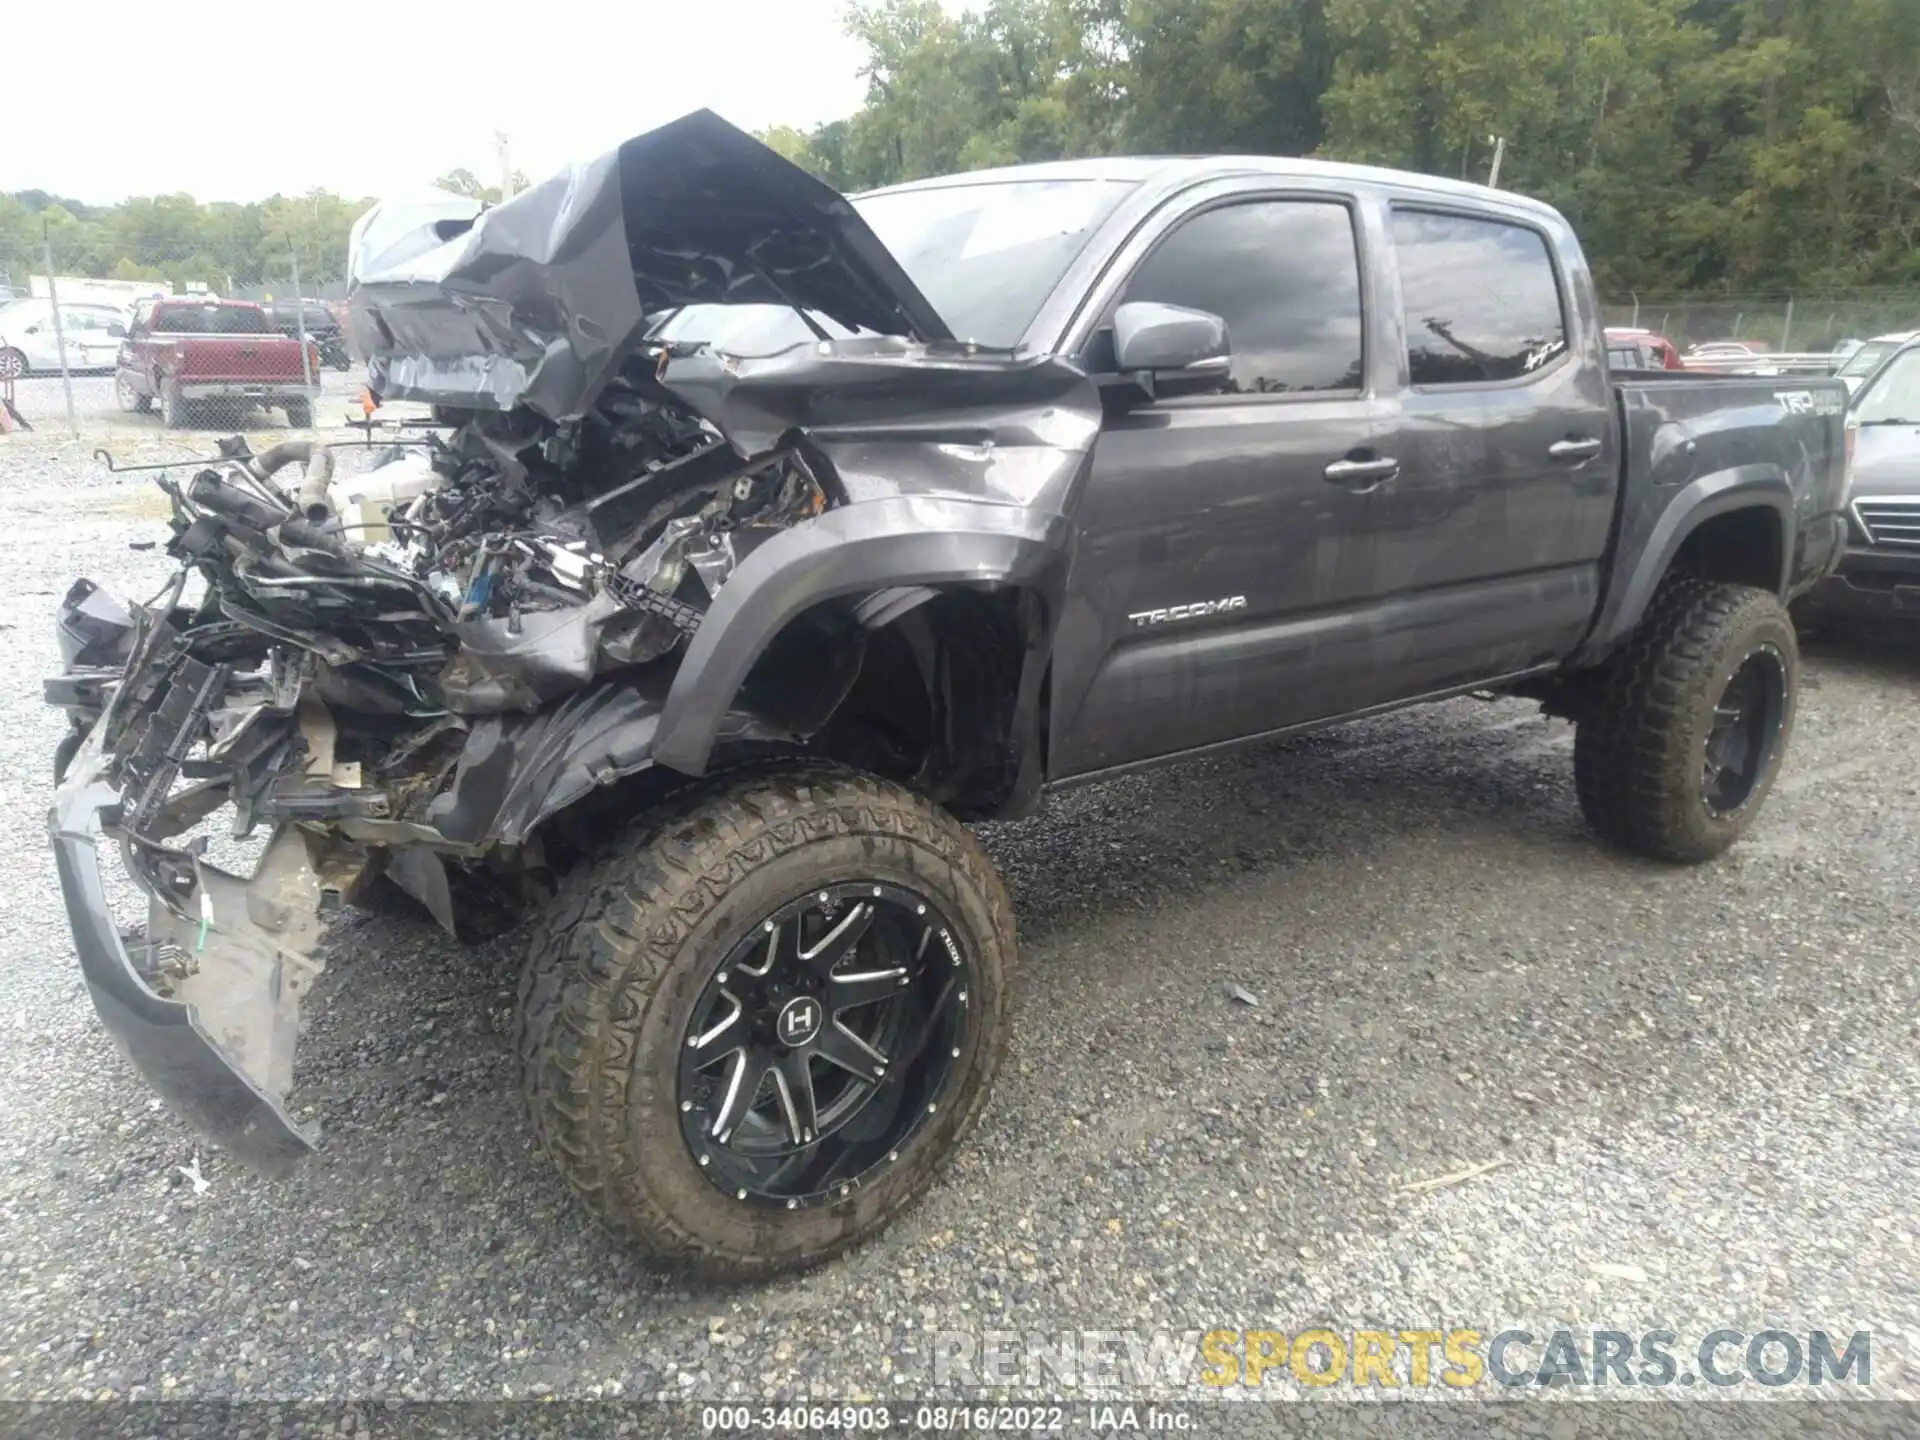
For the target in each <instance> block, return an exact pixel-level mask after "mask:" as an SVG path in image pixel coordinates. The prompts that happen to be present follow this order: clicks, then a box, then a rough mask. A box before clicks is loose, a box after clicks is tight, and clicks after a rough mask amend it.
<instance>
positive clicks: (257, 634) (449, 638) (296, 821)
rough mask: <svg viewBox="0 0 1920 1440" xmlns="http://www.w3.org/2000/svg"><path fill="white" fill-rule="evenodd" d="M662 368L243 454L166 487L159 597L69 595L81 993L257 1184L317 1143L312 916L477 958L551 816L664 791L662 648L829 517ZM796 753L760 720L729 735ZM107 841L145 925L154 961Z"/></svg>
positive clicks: (57, 681) (71, 883)
mask: <svg viewBox="0 0 1920 1440" xmlns="http://www.w3.org/2000/svg"><path fill="white" fill-rule="evenodd" d="M653 363H654V362H653V360H652V359H651V358H647V359H644V360H641V361H639V362H637V363H636V365H635V367H634V374H633V378H632V379H631V380H620V381H617V382H616V383H615V384H614V385H612V386H610V387H609V388H608V391H607V392H606V393H605V394H603V397H602V400H601V404H600V405H599V407H598V408H597V409H596V410H595V411H594V412H593V414H592V415H591V416H590V417H589V418H588V419H587V420H586V421H584V422H581V423H578V424H575V425H571V426H554V425H551V424H547V423H536V424H534V425H532V426H528V425H526V424H525V423H524V422H523V420H520V419H516V418H515V417H511V416H486V417H477V418H476V419H475V420H474V421H472V422H471V423H469V424H468V425H466V426H464V427H462V428H461V429H460V430H458V431H456V432H455V433H454V435H453V437H452V439H451V440H442V439H438V438H436V439H434V440H432V441H429V442H427V444H425V445H424V446H419V447H402V448H396V449H395V450H394V451H393V452H391V453H390V454H388V455H386V456H385V457H383V459H384V463H382V464H379V465H377V466H375V467H374V468H372V469H371V470H368V471H365V472H362V473H359V474H357V475H353V476H345V477H336V475H335V474H334V455H333V453H332V452H330V451H327V450H325V449H320V448H317V447H314V446H311V445H307V444H301V443H295V444H290V445H285V446H280V447H277V448H276V449H275V450H273V451H270V452H268V453H267V454H265V455H261V456H253V455H250V454H248V453H247V451H246V448H245V446H244V443H243V442H239V441H230V442H228V443H227V445H226V446H225V447H224V448H225V449H226V451H227V454H226V455H225V457H224V458H223V459H222V461H221V462H220V463H217V464H213V465H209V466H207V467H206V468H204V469H201V470H200V471H199V472H198V473H197V474H195V475H193V476H192V478H191V479H190V480H189V481H187V482H186V483H178V482H176V481H174V480H171V479H163V480H162V481H161V482H160V483H161V485H162V488H163V489H164V490H165V491H166V493H167V495H168V497H169V499H170V501H171V504H172V512H173V514H172V538H171V540H170V541H169V543H168V549H169V551H170V553H171V554H172V555H174V556H175V557H176V558H178V559H179V560H180V561H181V562H182V564H181V569H180V570H179V571H178V573H177V574H176V576H175V578H174V580H173V582H172V583H171V584H170V585H169V586H168V587H167V589H166V590H165V591H164V592H163V593H162V594H161V596H159V597H158V598H157V599H156V600H154V601H153V602H151V603H149V604H146V605H141V606H137V607H125V606H122V605H120V604H119V603H118V602H116V601H114V600H112V599H111V598H110V597H108V596H107V595H106V594H105V593H104V592H102V591H99V590H97V589H96V588H94V587H93V586H92V585H91V584H90V583H89V582H85V581H82V582H79V583H78V584H76V585H75V586H74V588H73V589H72V591H71V592H70V593H69V594H68V596H67V599H66V601H65V603H64V604H63V606H62V610H61V615H60V620H59V627H60V632H61V635H62V640H63V651H64V653H65V659H66V663H67V669H66V671H65V673H63V674H62V675H61V676H58V677H55V678H54V679H51V680H49V681H48V683H47V698H48V699H49V701H51V702H52V703H55V704H58V705H60V706H62V707H63V708H64V709H66V710H67V712H68V714H69V715H70V716H71V717H72V720H73V730H72V732H71V735H70V738H69V740H68V741H67V742H66V743H64V744H63V746H62V748H61V752H60V754H59V755H57V756H56V766H57V768H58V769H59V770H60V771H61V772H63V781H62V784H61V786H60V789H59V792H58V795H57V797H56V800H55V804H54V812H53V816H52V828H53V832H54V838H55V845H56V849H57V852H58V856H59V869H60V875H61V881H62V885H63V888H64V890H65V892H66V898H67V903H68V909H69V912H70V917H71V920H72V922H73V926H74V931H75V936H76V941H77V944H78V947H79V950H80V955H81V961H82V967H83V970H84V972H85V975H86V978H87V981H88V984H89V986H90V988H91V989H92V991H93V994H94V997H95V1000H96V1003H97V1005H98V1007H99V1009H100V1012H101V1014H102V1016H103V1017H104V1018H105V1019H106V1020H107V1022H108V1024H109V1027H110V1028H111V1029H112V1030H113V1031H114V1032H115V1033H116V1034H117V1035H119V1036H120V1037H121V1039H122V1040H123V1041H124V1042H125V1043H126V1045H127V1047H128V1049H129V1051H130V1053H131V1054H132V1056H133V1058H134V1059H135V1061H136V1063H137V1064H138V1065H139V1067H140V1068H141V1070H142V1071H143V1072H144V1073H146V1074H147V1075H148V1077H149V1078H150V1079H151V1080H152V1081H153V1083H154V1084H155V1086H156V1088H158V1089H159V1090H160V1091H161V1092H162V1093H163V1094H164V1095H166V1096H167V1098H168V1099H169V1100H170V1101H172V1102H173V1103H174V1105H175V1107H176V1108H177V1109H179V1110H180V1111H181V1112H182V1113H183V1114H185V1115H186V1116H188V1117H189V1118H190V1119H192V1120H193V1121H195V1122H196V1123H197V1124H198V1125H199V1126H200V1127H201V1128H202V1129H203V1130H205V1131H207V1132H208V1133H210V1134H212V1135H214V1136H215V1137H216V1138H218V1139H220V1140H221V1141H223V1142H224V1143H226V1144H227V1145H229V1146H230V1147H231V1148H232V1149H233V1150H234V1151H235V1152H236V1153H239V1154H242V1155H244V1156H245V1157H246V1158H248V1159H249V1160H251V1161H253V1162H254V1163H256V1164H258V1165H260V1166H261V1167H263V1168H267V1169H275V1168H280V1167H281V1166H283V1165H284V1164H285V1163H286V1162H287V1161H288V1160H289V1159H291V1158H296V1157H297V1156H298V1155H299V1154H301V1153H304V1152H305V1150H307V1149H309V1148H310V1147H311V1143H312V1138H313V1137H312V1136H311V1135H310V1134H309V1133H308V1132H307V1131H306V1130H304V1129H303V1128H302V1127H301V1126H299V1125H298V1124H296V1123H295V1122H294V1121H293V1119H292V1118H291V1116H290V1115H289V1114H288V1112H287V1110H286V1108H285V1100H286V1095H287V1092H288V1089H289V1087H290V1085H291V1082H292V1068H293V1054H294V1045H295V1041H296V1039H297V1035H298V1013H299V1006H300V1000H301V997H302V995H303V994H304V993H305V992H306V991H307V990H308V989H309V987H310V986H311V984H312V982H313V979H314V977H315V976H316V975H317V974H318V973H319V971H320V968H321V961H320V958H319V956H318V955H317V953H316V946H317V942H318V939H319V934H320V925H321V918H320V917H321V916H322V915H323V914H324V913H325V912H326V911H327V910H329V909H331V908H334V907H337V906H338V905H340V904H342V903H344V902H346V901H349V900H352V899H354V898H356V897H357V896H358V895H359V894H360V892H362V891H363V890H364V889H365V888H366V887H367V886H368V885H369V884H371V883H372V882H373V881H375V880H376V879H377V878H378V877H379V876H381V875H382V874H385V875H386V876H387V877H388V878H390V879H391V880H392V881H394V882H395V883H397V884H398V885H400V887H401V888H403V889H405V890H407V891H409V892H410V893H412V894H413V895H414V896H415V898H416V899H418V900H419V901H420V902H421V903H422V904H423V905H425V906H426V908H427V909H428V910H429V911H430V912H431V913H432V914H433V915H434V916H435V917H436V918H437V919H438V920H439V921H440V922H441V923H442V924H443V925H445V926H446V927H447V928H448V929H449V930H457V929H458V928H459V923H458V922H459V920H460V918H461V917H460V916H459V915H458V914H457V913H456V912H457V909H458V905H457V900H456V897H457V895H458V893H459V887H460V885H461V882H462V881H463V880H466V881H468V882H469V883H470V884H471V885H472V886H473V887H474V888H488V889H493V890H496V891H498V890H501V889H511V888H512V887H513V886H514V885H515V884H516V883H520V882H522V881H524V879H525V877H526V875H527V874H528V873H530V872H533V873H537V872H538V871H539V869H540V867H541V864H542V856H541V854H540V839H539V837H538V836H537V835H536V831H537V830H538V828H539V827H540V825H541V824H542V822H543V821H545V820H547V819H548V818H549V817H551V816H552V815H553V814H554V813H555V812H556V811H558V810H559V809H562V808H564V807H565V806H567V805H569V804H571V803H573V802H574V801H575V800H577V799H579V798H580V796H581V795H583V794H584V793H586V792H587V791H589V790H591V789H593V788H595V787H597V786H600V785H605V784H607V783H609V782H610V781H612V780H614V779H618V778H620V777H621V776H623V775H626V774H631V773H634V772H636V771H638V770H640V769H643V768H645V767H646V766H648V765H649V764H650V763H651V755H650V741H651V737H652V734H653V730H654V727H655V726H656V725H657V723H658V719H659V713H660V709H661V704H662V701H663V699H664V697H665V694H666V692H667V688H668V684H669V680H670V672H671V670H672V668H673V659H672V657H673V655H674V652H676V650H678V649H679V648H680V647H681V646H682V645H683V644H684V642H685V640H686V638H687V637H688V636H689V635H690V634H691V633H692V632H693V631H694V630H696V629H697V628H698V626H699V623H700V620H701V617H702V615H703V613H704V610H705V608H706V606H707V605H708V604H710V603H711V599H712V596H713V594H714V593H715V592H716V591H717V590H718V589H719V587H720V586H722V585H724V584H725V582H726V579H727V576H728V575H729V573H730V572H731V570H732V567H733V566H734V565H735V564H736V563H737V560H738V557H739V556H741V555H742V554H744V553H750V552H751V549H752V548H753V546H754V545H755V544H756V543H759V542H760V541H761V540H762V539H764V537H765V536H766V535H768V534H772V533H776V532H777V531H779V530H780V529H781V528H783V527H786V526H791V525H793V524H795V523H797V522H799V521H801V520H805V519H808V518H811V517H813V516H816V515H818V514H820V513H821V512H822V511H823V510H824V509H825V508H826V507H827V505H828V503H829V500H828V496H827V494H826V493H825V491H824V490H823V488H822V487H821V484H820V482H819V481H818V480H817V479H816V478H815V476H814V474H813V473H812V471H811V470H810V469H809V468H808V466H807V464H806V462H805V460H804V458H803V457H801V456H800V455H798V454H796V453H792V452H789V451H784V450H779V451H775V452H773V453H770V454H765V455H761V456H757V457H753V458H752V459H747V458H745V457H742V456H740V455H739V454H738V453H737V452H736V451H734V450H733V449H732V448H731V446H729V445H728V444H727V443H726V442H725V441H724V440H722V439H721V438H720V437H719V436H718V435H717V433H715V432H714V431H713V430H712V429H711V427H710V426H707V425H705V424H704V423H703V422H701V421H700V420H698V418H697V417H694V416H693V415H692V414H691V412H688V411H686V410H685V409H684V407H679V406H676V405H675V404H674V403H673V402H672V401H671V400H670V398H669V397H667V396H666V395H665V394H664V392H660V391H659V390H658V389H657V387H656V386H654V385H653V384H652V382H651V381H650V378H649V375H648V371H647V367H648V366H650V365H652V364H653ZM296 464H300V465H302V466H303V467H304V473H303V474H302V475H301V478H300V479H299V482H298V484H297V486H296V485H283V484H282V483H281V476H282V474H283V473H297V472H293V467H294V466H295V465H296ZM815 705H816V702H814V701H811V700H810V701H809V702H808V703H807V704H805V705H800V706H798V707H796V711H797V712H804V711H807V710H809V709H812V708H815ZM797 718H798V720H799V721H800V723H801V725H802V726H804V724H805V720H806V715H805V714H804V713H797ZM799 738H801V731H800V730H797V729H795V728H793V727H791V726H789V725H788V724H786V723H784V722H783V721H782V719H781V718H779V717H778V716H775V715H773V714H765V715H760V714H750V713H740V714H736V715H734V716H731V717H730V719H729V724H728V726H727V727H726V739H727V740H728V741H730V742H741V743H751V742H759V743H766V742H775V741H783V740H787V741H791V740H798V739H799ZM223 810H224V811H228V812H230V815H231V832H232V835H233V836H234V837H235V838H244V837H248V836H253V835H256V834H265V835H266V836H268V837H269V838H268V839H267V841H266V845H265V850H264V852H263V853H262V854H261V857H260V859H259V861H258V863H257V865H256V867H255V870H254V873H253V875H252V876H251V877H250V878H248V879H242V878H240V877H238V876H236V875H233V874H230V873H228V872H227V871H225V870H222V869H220V868H219V867H217V866H215V865H213V864H211V863H210V862H209V861H208V859H207V858H206V853H205V852H206V848H207V843H208V837H207V836H205V835H204V834H201V835H192V834H190V832H194V831H196V830H199V829H201V828H202V827H203V824H204V822H206V821H208V820H209V818H210V817H213V816H214V815H215V814H216V812H219V811H223ZM102 841H112V842H113V843H115V844H116V845H117V846H118V848H119V849H120V851H121V854H122V857H123V859H124V861H125V863H126V868H127V870H128V872H129V874H130V875H131V876H132V877H133V878H134V879H135V881H136V882H137V883H138V884H139V886H140V888H141V889H142V890H143V891H144V892H145V893H146V896H147V898H148V914H147V919H146V924H145V929H144V933H143V934H141V935H139V936H138V937H137V938H133V937H129V936H123V935H121V934H120V933H119V932H118V930H117V929H116V928H115V926H114V924H113V922H112V919H111V916H110V913H109V910H108V906H107V895H106V889H105V886H104V882H103V880H102V877H101V874H100V868H99V860H98V853H97V851H98V846H99V844H100V842H102Z"/></svg>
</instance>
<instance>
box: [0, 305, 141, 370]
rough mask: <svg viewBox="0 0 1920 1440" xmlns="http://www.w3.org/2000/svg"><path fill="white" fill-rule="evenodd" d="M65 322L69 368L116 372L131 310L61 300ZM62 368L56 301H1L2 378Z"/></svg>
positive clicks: (0, 351) (62, 322)
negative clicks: (115, 364) (56, 323)
mask: <svg viewBox="0 0 1920 1440" xmlns="http://www.w3.org/2000/svg"><path fill="white" fill-rule="evenodd" d="M60 328H61V330H62V331H64V332H65V335H66V342H67V369H68V370H69V371H98V372H100V373H102V374H107V373H111V372H112V370H113V365H114V360H115V358H116V357H117V356H118V355H119V353H120V342H121V341H122V340H124V339H126V337H127V312H126V311H124V310H121V309H118V308H117V307H115V306H112V305H62V306H61V307H60ZM59 373H60V337H59V335H58V334H56V333H55V331H54V326H53V303H52V302H51V301H49V300H15V301H13V302H12V303H10V304H7V305H0V380H18V379H20V378H21V377H22V376H26V375H58V374H59Z"/></svg>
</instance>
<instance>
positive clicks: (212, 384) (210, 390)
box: [172, 380, 320, 401]
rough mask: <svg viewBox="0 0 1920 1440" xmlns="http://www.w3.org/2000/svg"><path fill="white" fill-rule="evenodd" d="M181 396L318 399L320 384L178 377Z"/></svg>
mask: <svg viewBox="0 0 1920 1440" xmlns="http://www.w3.org/2000/svg"><path fill="white" fill-rule="evenodd" d="M172 384H173V386H174V388H175V389H176V390H178V391H179V392H180V398H181V399H182V400H234V399H239V400H275V401H285V400H318V399H319V398H320V387H319V386H318V385H307V384H303V383H302V382H301V381H298V380H176V381H173V382H172Z"/></svg>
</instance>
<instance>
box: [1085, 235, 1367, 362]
mask: <svg viewBox="0 0 1920 1440" xmlns="http://www.w3.org/2000/svg"><path fill="white" fill-rule="evenodd" d="M1121 300H1122V302H1126V301H1135V300H1152V301H1158V302H1160V303H1161V304H1165V305H1184V306H1186V307H1188V308H1189V309H1194V310H1206V311H1210V312H1212V313H1213V314H1215V315H1218V316H1220V317H1221V318H1222V319H1224V320H1225V321H1226V322H1227V337H1228V339H1229V340H1230V341H1231V342H1232V346H1233V369H1232V372H1231V375H1230V378H1229V379H1228V381H1227V384H1226V387H1225V388H1226V390H1227V392H1228V393H1230V394H1240V395H1297V394H1302V393H1312V392H1326V391H1336V392H1337V391H1353V390H1358V389H1359V388H1360V385H1361V374H1362V369H1361V335H1362V326H1361V313H1360V261H1359V253H1358V251H1357V249H1356V248H1355V244H1354V235H1353V216H1352V212H1351V211H1350V210H1349V209H1348V208H1347V207H1346V206H1345V205H1343V204H1340V203H1339V202H1337V201H1331V200H1325V201H1323V200H1253V201H1244V202H1241V203H1239V204H1230V205H1222V206H1219V207H1217V208H1215V209H1212V210H1204V211H1202V212H1201V213H1200V214H1198V215H1195V216H1192V217H1191V218H1189V219H1188V220H1186V221H1184V222H1183V223H1182V224H1181V225H1180V227H1179V228H1178V229H1176V230H1175V231H1174V232H1173V233H1172V234H1171V235H1169V236H1168V237H1167V238H1166V239H1165V240H1163V241H1162V242H1161V243H1160V245H1159V247H1158V248H1157V249H1155V250H1154V251H1153V253H1152V254H1150V255H1148V256H1147V258H1146V259H1145V260H1144V261H1142V262H1141V264H1140V268H1139V269H1138V270H1136V271H1135V272H1134V274H1133V278H1132V279H1131V280H1130V281H1129V282H1128V284H1127V288H1126V292H1125V294H1124V295H1122V296H1121ZM1103 343H1105V344H1107V345H1109V346H1110V345H1111V343H1112V342H1111V339H1110V338H1106V339H1104V341H1103ZM1108 353H1109V354H1111V351H1110V350H1109V352H1108Z"/></svg>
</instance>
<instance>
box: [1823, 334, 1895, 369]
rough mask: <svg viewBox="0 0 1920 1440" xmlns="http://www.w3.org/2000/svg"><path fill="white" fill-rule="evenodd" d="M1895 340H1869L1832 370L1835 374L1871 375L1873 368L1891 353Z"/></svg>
mask: <svg viewBox="0 0 1920 1440" xmlns="http://www.w3.org/2000/svg"><path fill="white" fill-rule="evenodd" d="M1895 343H1896V342H1895V341H1892V340H1869V341H1867V343H1866V344H1864V345H1862V346H1861V347H1860V348H1859V349H1858V350H1856V351H1854V352H1853V354H1851V355H1849V356H1848V357H1847V363H1846V364H1844V365H1842V366H1841V367H1840V368H1839V369H1838V370H1836V371H1834V374H1836V375H1871V374H1872V373H1873V372H1874V368H1875V367H1876V366H1878V365H1879V363H1880V362H1881V361H1882V360H1884V359H1886V358H1887V356H1888V355H1889V354H1891V353H1892V351H1893V347H1894V345H1895Z"/></svg>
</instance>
